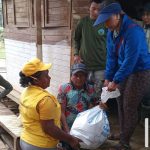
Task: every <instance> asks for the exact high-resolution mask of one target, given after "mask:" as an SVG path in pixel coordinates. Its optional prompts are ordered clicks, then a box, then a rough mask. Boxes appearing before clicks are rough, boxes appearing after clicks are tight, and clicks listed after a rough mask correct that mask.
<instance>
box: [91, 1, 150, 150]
mask: <svg viewBox="0 0 150 150" xmlns="http://www.w3.org/2000/svg"><path fill="white" fill-rule="evenodd" d="M103 22H105V25H106V26H107V27H108V29H109V31H108V35H107V64H106V73H105V82H104V85H105V86H107V87H108V90H109V91H113V90H115V89H116V88H117V87H118V88H119V89H120V91H121V96H120V97H119V99H118V100H117V102H118V112H119V121H120V136H119V139H120V142H119V144H118V145H116V146H115V148H114V149H117V150H126V149H130V146H129V144H130V139H131V136H132V134H133V132H134V129H135V127H136V125H137V122H138V111H137V109H138V106H139V104H140V102H141V100H142V98H143V96H144V93H145V92H147V90H148V86H149V85H150V53H149V52H148V47H147V43H146V37H145V34H144V31H143V29H142V28H141V27H139V26H138V25H137V24H136V23H135V22H133V21H132V20H131V19H130V18H129V17H128V16H127V15H126V14H125V13H124V12H123V11H122V8H121V6H120V4H119V3H118V2H116V1H114V0H112V1H110V0H105V1H104V2H103V7H102V9H101V11H100V14H99V16H98V18H97V20H96V22H95V23H94V25H95V26H96V25H98V24H100V23H103Z"/></svg>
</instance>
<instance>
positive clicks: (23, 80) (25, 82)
mask: <svg viewBox="0 0 150 150" xmlns="http://www.w3.org/2000/svg"><path fill="white" fill-rule="evenodd" d="M41 73H42V71H39V72H36V73H35V74H33V75H32V76H29V77H27V76H25V75H24V74H23V73H22V72H21V71H20V72H19V76H20V80H19V83H20V85H21V86H22V87H28V86H29V85H32V84H33V80H36V79H38V78H39V77H40V76H41Z"/></svg>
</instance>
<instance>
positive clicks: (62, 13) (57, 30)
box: [3, 0, 89, 51]
mask: <svg viewBox="0 0 150 150" xmlns="http://www.w3.org/2000/svg"><path fill="white" fill-rule="evenodd" d="M41 1H42V6H41V10H42V11H41V14H42V27H43V29H42V35H43V43H45V44H56V43H57V42H60V41H62V40H66V41H67V42H68V45H70V46H71V47H72V36H73V32H74V29H75V27H76V24H77V21H78V20H79V19H80V18H81V17H83V16H85V15H87V14H88V5H89V4H88V2H89V0H41ZM35 3H36V0H3V11H4V27H5V38H7V39H14V40H19V41H25V42H35V40H36V37H35V36H36V29H35V27H36V18H35V14H36V10H35ZM71 51H72V50H71Z"/></svg>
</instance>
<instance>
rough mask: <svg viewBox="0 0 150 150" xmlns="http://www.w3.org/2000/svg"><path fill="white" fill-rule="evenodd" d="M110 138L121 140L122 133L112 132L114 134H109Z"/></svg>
mask: <svg viewBox="0 0 150 150" xmlns="http://www.w3.org/2000/svg"><path fill="white" fill-rule="evenodd" d="M108 140H113V141H115V140H120V134H114V133H112V134H110V135H109V136H108Z"/></svg>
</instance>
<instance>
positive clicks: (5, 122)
mask: <svg viewBox="0 0 150 150" xmlns="http://www.w3.org/2000/svg"><path fill="white" fill-rule="evenodd" d="M0 127H1V128H2V129H3V130H4V132H3V133H2V134H1V135H2V136H1V138H2V139H3V140H4V141H5V142H6V144H8V145H9V147H10V149H12V148H13V149H12V150H20V147H19V139H20V133H21V130H22V127H21V126H20V122H19V121H18V118H17V116H16V115H15V114H13V113H12V112H11V111H10V110H9V109H8V108H6V107H5V106H4V105H3V104H1V103H0ZM5 133H6V134H5ZM10 143H12V144H11V145H10Z"/></svg>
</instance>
